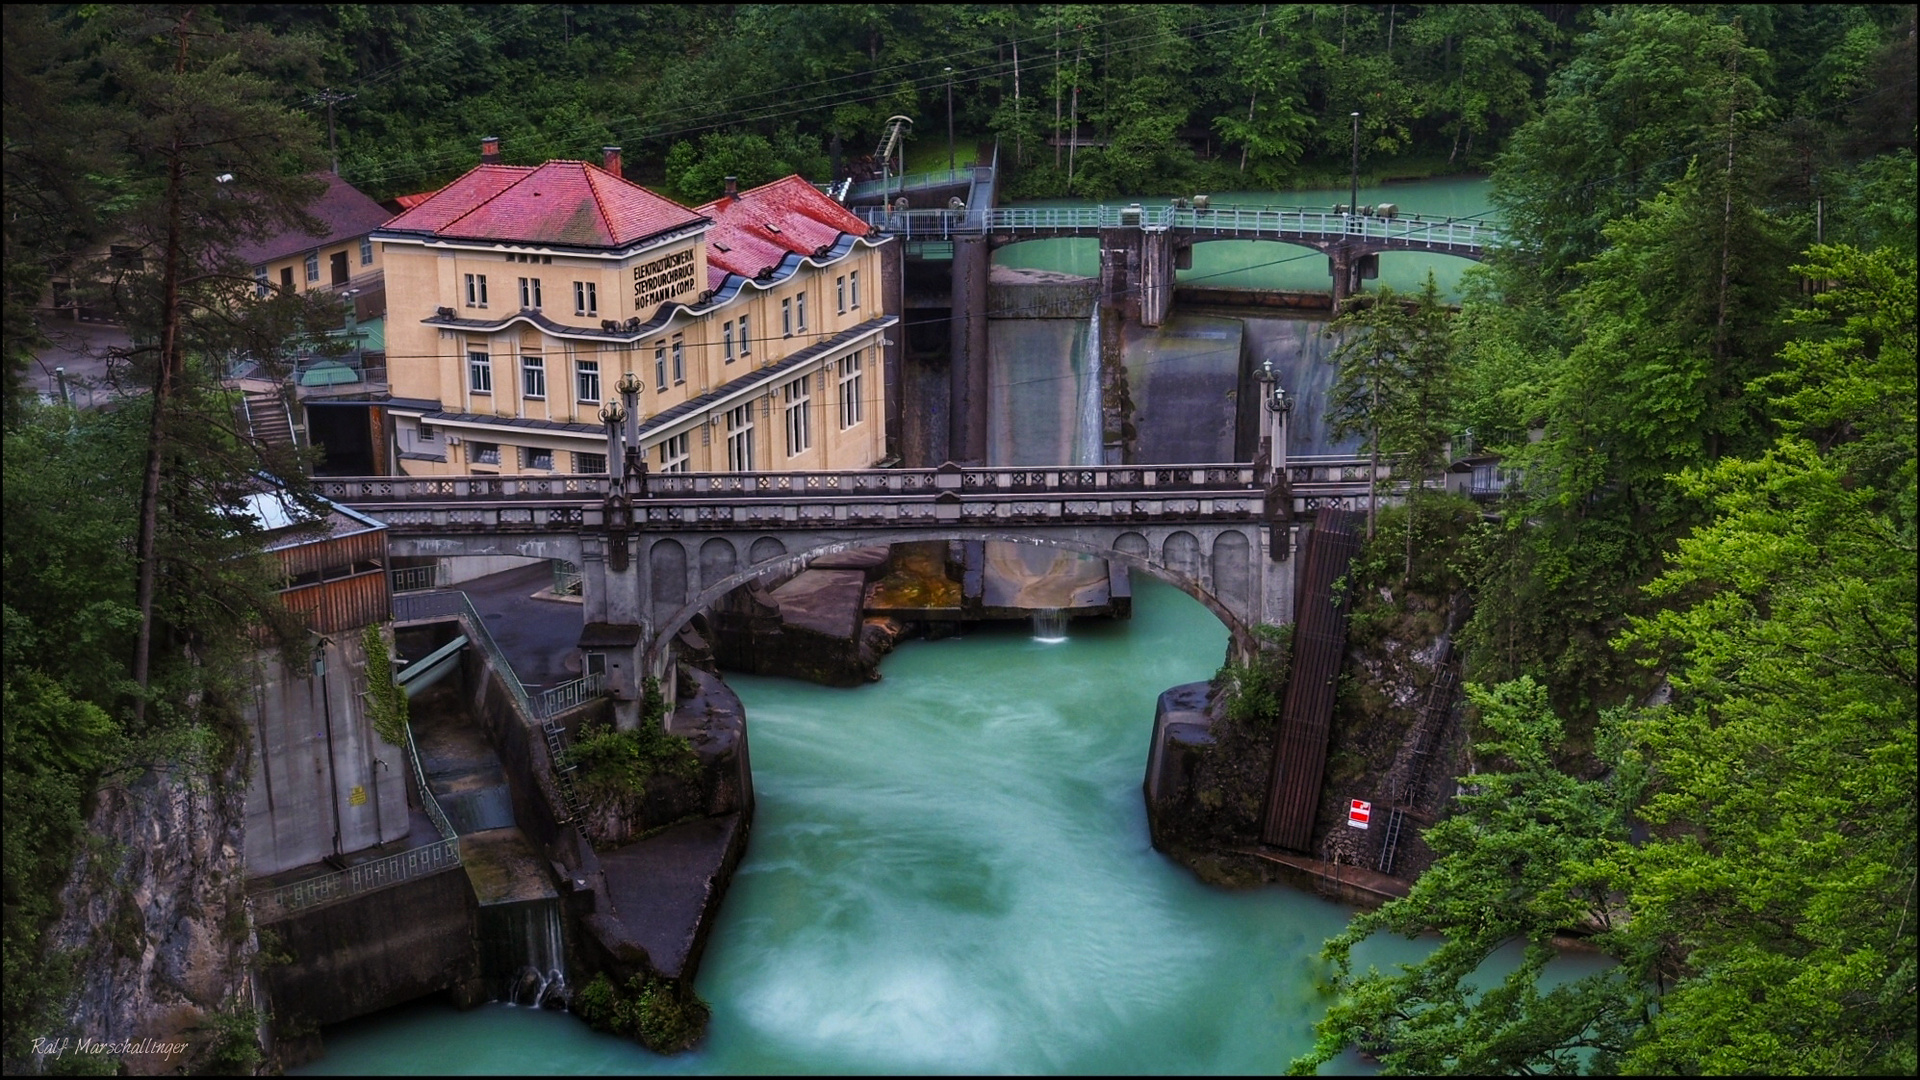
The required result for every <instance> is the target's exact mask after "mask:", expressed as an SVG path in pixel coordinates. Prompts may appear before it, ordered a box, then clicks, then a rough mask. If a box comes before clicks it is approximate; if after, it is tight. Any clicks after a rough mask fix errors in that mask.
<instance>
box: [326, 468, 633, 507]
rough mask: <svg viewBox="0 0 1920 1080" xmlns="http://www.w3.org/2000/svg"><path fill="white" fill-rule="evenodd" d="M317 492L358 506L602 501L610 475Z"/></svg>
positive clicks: (350, 482)
mask: <svg viewBox="0 0 1920 1080" xmlns="http://www.w3.org/2000/svg"><path fill="white" fill-rule="evenodd" d="M313 483H314V488H315V489H316V491H317V492H318V493H319V494H320V495H321V496H323V497H325V498H328V499H331V500H333V501H334V502H342V503H347V504H348V505H353V504H355V503H363V502H386V501H388V500H393V499H422V500H440V501H444V500H447V499H552V500H556V501H561V500H565V501H578V500H581V499H587V498H592V499H598V498H600V497H601V496H604V495H605V494H606V493H607V476H606V474H605V473H585V474H559V475H555V474H550V473H549V474H540V475H533V476H323V477H317V478H315V480H314V482H313Z"/></svg>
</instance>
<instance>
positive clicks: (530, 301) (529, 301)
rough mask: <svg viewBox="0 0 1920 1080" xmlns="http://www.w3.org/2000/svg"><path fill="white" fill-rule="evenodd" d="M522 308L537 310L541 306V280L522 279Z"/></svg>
mask: <svg viewBox="0 0 1920 1080" xmlns="http://www.w3.org/2000/svg"><path fill="white" fill-rule="evenodd" d="M520 306H521V307H523V308H537V307H539V306H540V279H539V278H521V279H520Z"/></svg>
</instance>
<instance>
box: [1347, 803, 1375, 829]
mask: <svg viewBox="0 0 1920 1080" xmlns="http://www.w3.org/2000/svg"><path fill="white" fill-rule="evenodd" d="M1372 817H1373V804H1372V803H1370V802H1368V801H1366V800H1365V799H1350V800H1348V802H1347V824H1348V825H1351V826H1352V827H1354V828H1356V829H1364V828H1366V827H1367V821H1368V820H1369V819H1370V818H1372Z"/></svg>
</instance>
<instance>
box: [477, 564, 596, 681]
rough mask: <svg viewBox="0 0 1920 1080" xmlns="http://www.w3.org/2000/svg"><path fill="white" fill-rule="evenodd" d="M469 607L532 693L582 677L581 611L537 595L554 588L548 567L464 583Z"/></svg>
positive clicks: (579, 607) (522, 569)
mask: <svg viewBox="0 0 1920 1080" xmlns="http://www.w3.org/2000/svg"><path fill="white" fill-rule="evenodd" d="M454 587H455V588H458V589H461V590H464V591H465V592H466V594H467V598H468V599H469V600H471V601H472V602H473V608H474V610H475V611H478V612H479V613H480V617H481V618H482V619H483V620H485V621H486V624H487V632H488V633H490V634H492V635H493V641H494V644H496V645H498V646H500V651H501V652H503V653H505V654H506V655H507V662H508V663H510V664H512V665H513V673H514V674H515V675H518V676H519V677H520V682H521V685H523V686H525V687H526V688H527V690H528V691H530V692H538V691H539V690H541V689H543V688H546V687H549V686H554V685H557V684H559V683H563V682H568V681H570V680H572V679H577V678H579V677H580V648H579V646H580V627H581V611H582V607H581V605H580V604H579V603H577V602H571V601H565V600H553V599H544V598H540V597H536V596H535V594H536V593H545V592H546V591H547V590H550V589H551V588H552V587H553V570H552V568H551V567H550V566H549V565H548V564H547V563H544V562H542V563H536V564H534V565H533V566H525V567H521V568H520V569H518V570H508V571H506V572H504V573H499V574H489V575H488V576H486V577H483V578H475V579H474V580H472V581H468V582H463V583H462V584H460V585H456V586H454Z"/></svg>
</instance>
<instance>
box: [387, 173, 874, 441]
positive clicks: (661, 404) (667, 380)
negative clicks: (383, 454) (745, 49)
mask: <svg viewBox="0 0 1920 1080" xmlns="http://www.w3.org/2000/svg"><path fill="white" fill-rule="evenodd" d="M498 160H499V153H498V143H497V141H495V140H487V141H486V142H485V143H483V144H482V156H481V164H479V165H478V166H476V167H475V168H474V169H472V170H470V171H469V172H467V173H466V174H465V175H463V176H461V177H460V178H459V179H457V180H454V181H453V182H452V183H450V184H448V185H446V186H445V187H443V188H441V189H440V190H438V191H436V192H434V193H432V194H431V195H428V196H426V197H425V198H423V199H419V200H418V201H415V200H411V199H410V200H408V201H409V202H411V203H412V205H410V206H409V207H408V208H407V209H405V210H404V211H402V212H401V213H400V214H399V215H398V216H397V217H394V218H393V219H392V220H390V221H388V222H387V223H386V224H385V225H384V226H382V227H381V228H379V229H377V230H375V231H374V233H373V235H372V239H373V241H374V242H375V243H376V244H377V245H378V246H379V247H380V249H381V262H382V264H383V268H384V270H385V274H386V290H387V307H388V318H387V327H386V351H387V366H388V378H389V396H388V398H387V400H386V401H385V402H384V403H383V404H384V405H385V406H386V408H387V412H388V414H389V416H390V417H391V427H390V428H389V431H390V432H391V437H392V439H393V449H394V450H395V451H396V453H395V454H394V464H395V466H396V468H395V470H394V471H395V472H397V473H401V474H404V475H412V476H432V475H467V474H488V473H497V474H502V475H511V474H541V473H598V472H605V471H606V469H607V465H608V462H607V457H606V455H607V428H606V422H605V414H604V412H603V410H607V409H608V406H609V405H610V404H612V403H614V402H617V401H618V400H619V399H620V391H619V389H618V387H619V386H620V384H621V382H622V380H623V379H626V378H628V377H629V376H631V377H632V379H637V380H638V382H639V384H640V393H639V397H638V401H639V415H640V439H641V445H642V448H643V449H644V451H645V453H646V455H647V460H648V463H649V466H650V468H652V469H653V470H654V471H667V472H687V471H716V472H717V471H751V470H780V471H788V470H813V469H860V468H868V467H871V466H873V465H875V464H876V463H879V462H880V461H881V460H882V459H883V458H885V457H886V455H887V444H886V408H885V402H886V395H887V394H888V392H889V390H888V387H887V386H886V380H885V368H886V364H885V361H884V356H885V347H886V346H887V344H889V342H888V341H887V338H886V331H887V330H888V328H889V327H891V326H893V324H894V323H895V322H896V321H897V316H895V315H893V314H889V313H887V312H886V311H885V307H886V304H885V301H884V297H885V295H886V290H885V289H884V288H883V287H882V252H881V250H880V248H881V245H883V244H885V243H887V242H888V238H887V237H885V236H877V235H870V234H869V232H870V230H869V227H868V226H867V225H866V223H865V222H863V221H861V220H860V219H859V218H857V217H855V216H854V215H852V214H850V213H848V212H847V211H846V209H845V208H843V207H842V206H840V205H839V204H838V203H836V202H835V201H834V200H832V199H831V198H828V197H827V196H826V195H824V194H822V193H821V192H820V191H819V190H818V189H816V188H815V187H814V186H813V185H812V184H810V183H808V182H806V181H805V180H803V179H801V178H800V177H797V176H790V177H787V178H786V179H784V180H777V181H774V182H772V183H770V184H765V185H762V186H760V187H757V188H753V189H750V190H747V191H735V190H733V185H732V184H731V183H729V185H728V190H727V191H726V192H725V193H724V194H722V195H721V197H720V198H719V199H717V200H715V201H713V202H711V203H707V204H706V205H704V206H701V207H698V208H697V209H690V208H688V207H684V206H681V205H680V204H678V203H676V202H673V201H672V200H670V199H666V198H663V197H661V196H659V195H656V194H654V193H653V192H651V191H648V190H647V189H645V188H643V187H641V186H640V185H638V184H634V183H631V182H629V181H627V180H626V179H624V178H623V177H622V175H621V169H620V152H619V150H618V149H617V148H612V147H609V148H607V149H606V151H605V158H604V160H603V162H602V163H601V164H599V165H595V164H592V163H589V162H584V161H549V162H547V163H545V164H543V165H538V166H514V165H502V164H499V163H498ZM627 385H629V386H631V385H632V383H631V382H629V383H628V384H627Z"/></svg>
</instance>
